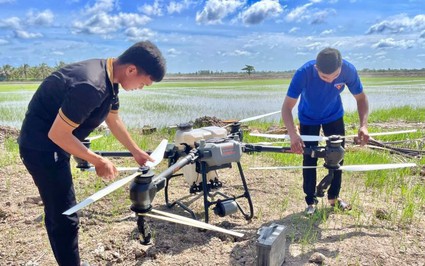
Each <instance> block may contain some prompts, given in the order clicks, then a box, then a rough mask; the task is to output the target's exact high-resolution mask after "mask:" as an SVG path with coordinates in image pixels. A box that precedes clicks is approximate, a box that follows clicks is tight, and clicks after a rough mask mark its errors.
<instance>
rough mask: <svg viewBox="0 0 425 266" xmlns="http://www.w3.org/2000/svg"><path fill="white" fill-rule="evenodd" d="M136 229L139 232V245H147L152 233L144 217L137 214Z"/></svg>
mask: <svg viewBox="0 0 425 266" xmlns="http://www.w3.org/2000/svg"><path fill="white" fill-rule="evenodd" d="M137 229H138V230H139V236H140V238H139V239H140V243H141V244H142V245H148V244H150V242H151V239H152V231H151V228H150V226H149V224H148V223H147V222H146V220H145V217H144V216H142V215H139V214H137Z"/></svg>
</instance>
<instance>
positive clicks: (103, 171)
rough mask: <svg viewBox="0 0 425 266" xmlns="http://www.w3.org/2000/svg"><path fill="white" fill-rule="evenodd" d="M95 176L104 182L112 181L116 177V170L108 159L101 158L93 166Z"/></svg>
mask: <svg viewBox="0 0 425 266" xmlns="http://www.w3.org/2000/svg"><path fill="white" fill-rule="evenodd" d="M94 167H95V168H96V174H97V175H98V176H100V177H101V178H102V179H103V180H105V181H111V180H114V179H115V177H117V176H118V170H117V168H116V167H115V165H114V164H113V163H112V162H111V161H110V160H108V159H106V158H104V157H102V158H101V159H100V160H99V161H98V162H97V163H96V164H95V166H94Z"/></svg>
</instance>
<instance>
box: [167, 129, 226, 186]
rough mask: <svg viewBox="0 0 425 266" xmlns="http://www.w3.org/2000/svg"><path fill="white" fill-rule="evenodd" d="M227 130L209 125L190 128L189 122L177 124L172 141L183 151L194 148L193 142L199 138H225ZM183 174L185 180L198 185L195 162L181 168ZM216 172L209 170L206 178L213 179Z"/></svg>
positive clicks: (215, 176) (199, 179)
mask: <svg viewBox="0 0 425 266" xmlns="http://www.w3.org/2000/svg"><path fill="white" fill-rule="evenodd" d="M226 136H227V130H226V129H225V128H221V127H216V126H209V127H203V128H196V129H193V128H192V124H191V123H184V124H179V125H177V131H176V135H175V138H174V143H175V144H176V147H177V149H178V150H179V151H181V152H184V151H186V153H187V150H190V149H193V148H195V143H196V142H199V141H200V140H209V139H215V138H225V137H226ZM182 172H183V176H184V177H185V179H186V182H187V183H188V184H189V185H190V186H192V185H194V186H199V183H200V182H201V181H202V178H201V176H200V174H199V173H198V172H197V171H196V166H195V164H189V165H186V166H185V167H183V168H182ZM216 178H217V172H216V171H211V172H209V173H208V174H207V179H208V180H215V179H216Z"/></svg>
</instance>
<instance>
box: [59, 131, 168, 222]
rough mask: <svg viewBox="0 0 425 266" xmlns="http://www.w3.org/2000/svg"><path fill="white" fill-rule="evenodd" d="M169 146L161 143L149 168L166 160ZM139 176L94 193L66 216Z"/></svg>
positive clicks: (152, 155)
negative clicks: (163, 159)
mask: <svg viewBox="0 0 425 266" xmlns="http://www.w3.org/2000/svg"><path fill="white" fill-rule="evenodd" d="M167 144H168V140H166V139H163V140H162V141H161V143H160V144H159V145H158V147H156V149H155V150H154V151H153V152H152V154H151V157H152V158H153V159H154V160H155V161H154V162H147V163H146V165H147V166H149V167H154V166H156V165H158V164H159V163H160V162H161V161H162V158H164V152H165V148H166V147H167ZM137 175H139V173H137V172H136V173H134V174H132V175H130V176H127V177H124V178H123V179H120V180H118V181H116V182H114V183H112V184H110V185H109V186H107V187H105V188H104V189H101V190H99V191H98V192H96V193H94V194H93V195H91V196H90V197H88V198H86V199H85V200H83V201H82V202H80V203H78V204H77V205H75V206H74V207H72V208H70V209H69V210H67V211H65V212H64V213H63V214H64V215H71V214H73V213H75V212H77V211H79V210H80V209H82V208H84V207H86V206H88V205H89V204H91V203H93V202H95V201H97V200H99V199H101V198H103V197H104V196H106V195H108V194H109V193H111V192H113V191H115V190H117V189H118V188H120V187H122V186H124V185H125V184H127V183H128V182H130V181H131V180H133V178H135V177H136V176H137Z"/></svg>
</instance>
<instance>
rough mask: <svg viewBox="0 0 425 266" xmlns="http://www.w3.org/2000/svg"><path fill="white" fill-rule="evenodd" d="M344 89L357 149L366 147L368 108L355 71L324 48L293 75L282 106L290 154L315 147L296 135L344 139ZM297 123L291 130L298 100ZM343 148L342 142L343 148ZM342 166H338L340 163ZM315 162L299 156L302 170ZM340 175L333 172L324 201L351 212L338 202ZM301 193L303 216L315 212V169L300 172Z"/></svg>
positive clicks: (335, 50) (334, 51)
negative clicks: (351, 102)
mask: <svg viewBox="0 0 425 266" xmlns="http://www.w3.org/2000/svg"><path fill="white" fill-rule="evenodd" d="M345 86H347V87H348V89H349V91H350V92H351V94H352V95H353V96H354V98H355V99H356V101H357V110H358V113H359V119H360V127H359V130H358V137H359V141H360V142H361V145H364V144H366V143H367V141H368V139H369V134H368V130H367V118H368V113H369V104H368V100H367V97H366V95H365V93H364V92H363V86H362V83H361V81H360V78H359V76H358V74H357V70H356V68H355V67H354V66H353V65H352V64H351V63H349V62H347V61H346V60H343V59H342V58H341V53H340V52H339V51H338V50H337V49H334V48H325V49H323V50H322V51H320V52H319V54H318V55H317V58H316V60H311V61H309V62H307V63H305V64H304V65H303V66H302V67H300V68H299V69H298V70H297V71H296V73H295V74H294V76H293V78H292V81H291V84H290V85H289V89H288V92H287V95H286V97H285V100H284V102H283V105H282V118H283V121H284V123H285V126H286V128H287V130H288V134H289V136H290V138H291V150H292V151H293V152H295V153H299V154H302V153H303V150H304V147H311V146H317V145H318V142H307V141H306V142H303V141H302V139H301V137H300V135H316V136H317V135H319V134H320V129H321V128H322V130H323V133H324V135H325V136H330V135H341V136H343V135H345V126H344V120H343V116H344V109H343V106H342V101H341V96H340V94H341V92H342V91H343V90H344V89H345ZM299 97H300V102H299V105H298V119H299V121H300V130H299V132H298V129H297V128H296V127H295V124H294V119H293V116H292V109H293V108H294V106H295V105H296V103H297V101H298V98H299ZM342 145H344V142H343V144H342ZM341 164H342V162H341ZM316 165H317V158H311V156H309V155H304V156H303V166H316ZM341 174H342V173H341V171H335V174H334V178H333V180H332V183H331V185H330V187H329V189H328V201H329V204H330V205H331V206H338V207H340V208H342V209H349V208H351V207H350V205H349V204H348V203H346V202H344V201H343V200H342V199H340V198H339V192H340V189H341ZM303 190H304V193H305V194H306V197H305V201H306V203H307V209H306V214H308V215H311V214H313V213H314V212H315V210H316V208H315V204H317V199H316V196H315V190H316V169H315V168H308V169H303Z"/></svg>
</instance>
